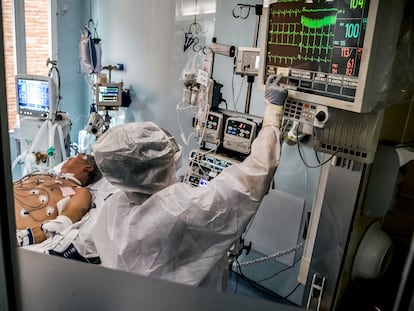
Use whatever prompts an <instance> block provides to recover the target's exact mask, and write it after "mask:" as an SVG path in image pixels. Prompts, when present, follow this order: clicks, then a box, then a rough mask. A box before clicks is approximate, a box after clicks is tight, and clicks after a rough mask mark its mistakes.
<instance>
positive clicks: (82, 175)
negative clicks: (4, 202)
mask: <svg viewBox="0 0 414 311" xmlns="http://www.w3.org/2000/svg"><path fill="white" fill-rule="evenodd" d="M101 177H102V174H101V172H100V171H99V169H98V168H97V167H96V163H95V159H94V157H93V156H91V155H86V154H79V155H77V156H76V157H73V158H69V159H68V160H67V161H66V162H65V163H64V164H63V165H62V167H61V172H60V173H59V174H48V173H44V174H41V173H32V174H29V175H27V176H24V177H23V178H21V179H19V180H17V181H15V182H14V183H13V192H14V211H15V219H16V229H17V230H16V238H17V244H18V246H26V245H31V244H35V243H40V242H42V241H44V240H46V238H48V237H50V236H52V235H54V234H57V233H60V232H62V231H63V230H64V229H66V228H67V227H69V226H70V225H72V224H73V223H75V222H77V221H79V220H80V219H81V218H82V217H83V216H84V215H85V213H86V212H87V211H88V210H89V208H90V207H91V204H92V194H91V192H90V191H89V189H87V188H86V186H87V185H89V184H91V183H93V182H95V181H97V180H98V179H100V178H101Z"/></svg>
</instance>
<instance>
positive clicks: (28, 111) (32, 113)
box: [15, 74, 53, 119]
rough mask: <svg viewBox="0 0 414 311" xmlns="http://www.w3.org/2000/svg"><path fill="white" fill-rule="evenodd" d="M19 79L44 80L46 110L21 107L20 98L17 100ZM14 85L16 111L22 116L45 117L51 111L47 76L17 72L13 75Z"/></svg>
mask: <svg viewBox="0 0 414 311" xmlns="http://www.w3.org/2000/svg"><path fill="white" fill-rule="evenodd" d="M19 80H25V81H38V82H46V83H47V86H48V89H47V92H48V102H47V111H38V110H32V109H26V108H23V107H22V105H21V103H20V100H19V87H18V85H19ZM15 87H16V111H17V114H18V115H20V116H22V117H33V118H39V119H47V118H49V116H50V115H51V113H53V107H52V96H51V92H52V89H51V87H52V86H51V78H50V77H49V76H41V75H32V74H17V75H16V76H15Z"/></svg>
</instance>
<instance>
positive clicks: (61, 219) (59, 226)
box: [40, 215, 73, 238]
mask: <svg viewBox="0 0 414 311" xmlns="http://www.w3.org/2000/svg"><path fill="white" fill-rule="evenodd" d="M72 224H73V223H72V220H70V218H69V217H67V216H64V215H59V216H58V217H56V218H55V219H52V220H48V221H46V222H44V223H43V224H42V225H41V226H40V228H41V229H42V230H43V232H44V233H45V234H46V236H47V237H48V238H50V237H51V236H54V235H55V234H58V233H61V232H62V231H63V230H65V229H66V228H68V227H70V226H71V225H72Z"/></svg>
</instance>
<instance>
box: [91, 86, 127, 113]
mask: <svg viewBox="0 0 414 311" xmlns="http://www.w3.org/2000/svg"><path fill="white" fill-rule="evenodd" d="M121 92H122V84H121V83H108V84H97V85H96V104H97V105H98V107H118V106H121V104H122V93H121Z"/></svg>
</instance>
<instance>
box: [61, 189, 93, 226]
mask: <svg viewBox="0 0 414 311" xmlns="http://www.w3.org/2000/svg"><path fill="white" fill-rule="evenodd" d="M74 190H75V192H76V193H75V194H74V195H73V196H72V197H71V199H70V200H69V202H68V203H67V205H66V208H65V209H64V210H63V212H62V214H61V215H64V216H66V217H68V218H69V219H70V220H71V221H72V223H75V222H77V221H79V220H81V219H82V217H83V216H84V215H85V214H86V212H87V211H88V210H89V208H90V207H91V204H92V195H91V193H90V191H89V190H88V189H87V188H76V189H74Z"/></svg>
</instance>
